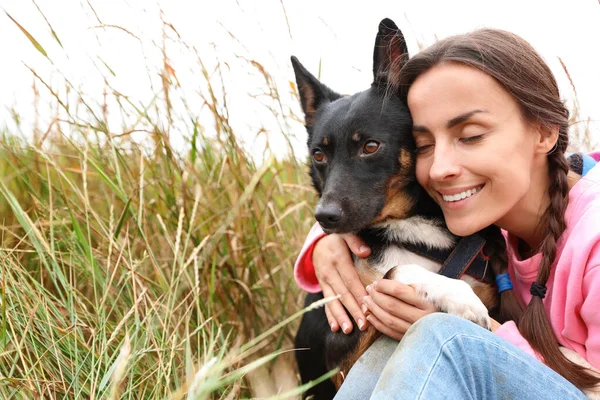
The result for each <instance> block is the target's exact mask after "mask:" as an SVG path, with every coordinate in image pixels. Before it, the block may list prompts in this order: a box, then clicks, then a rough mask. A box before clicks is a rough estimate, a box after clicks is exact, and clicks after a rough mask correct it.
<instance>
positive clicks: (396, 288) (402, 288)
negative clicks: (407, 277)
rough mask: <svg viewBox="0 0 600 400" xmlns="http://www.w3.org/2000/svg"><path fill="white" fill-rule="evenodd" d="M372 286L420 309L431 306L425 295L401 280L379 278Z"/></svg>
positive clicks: (426, 308)
mask: <svg viewBox="0 0 600 400" xmlns="http://www.w3.org/2000/svg"><path fill="white" fill-rule="evenodd" d="M372 287H373V289H374V290H376V291H377V292H380V293H385V294H387V295H390V296H392V297H395V298H397V299H398V300H402V301H403V302H405V303H407V304H411V305H413V306H415V307H418V308H420V309H422V310H428V309H430V308H431V307H432V303H431V302H429V301H427V299H426V298H425V296H423V295H421V294H419V293H418V292H417V290H416V289H415V288H414V287H413V286H409V285H405V284H403V283H402V282H398V281H394V280H391V279H380V280H378V281H375V282H373V284H372Z"/></svg>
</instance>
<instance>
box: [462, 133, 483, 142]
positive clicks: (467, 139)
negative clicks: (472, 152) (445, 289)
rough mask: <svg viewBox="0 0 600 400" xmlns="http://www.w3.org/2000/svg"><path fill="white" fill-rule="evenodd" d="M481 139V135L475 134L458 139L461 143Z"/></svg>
mask: <svg viewBox="0 0 600 400" xmlns="http://www.w3.org/2000/svg"><path fill="white" fill-rule="evenodd" d="M481 139H483V135H475V136H469V137H466V138H461V139H460V141H461V142H463V143H476V142H479V141H480V140H481Z"/></svg>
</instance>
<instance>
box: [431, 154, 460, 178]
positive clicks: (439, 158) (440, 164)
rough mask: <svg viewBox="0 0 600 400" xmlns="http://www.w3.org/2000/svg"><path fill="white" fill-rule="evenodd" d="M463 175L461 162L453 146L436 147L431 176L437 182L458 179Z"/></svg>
mask: <svg viewBox="0 0 600 400" xmlns="http://www.w3.org/2000/svg"><path fill="white" fill-rule="evenodd" d="M460 173H461V166H460V160H458V159H457V157H456V152H455V151H454V149H453V147H452V146H443V147H442V146H436V148H435V151H434V154H433V163H432V164H431V170H430V171H429V176H430V177H431V179H433V180H436V181H443V180H447V179H452V178H456V177H457V176H459V175H460Z"/></svg>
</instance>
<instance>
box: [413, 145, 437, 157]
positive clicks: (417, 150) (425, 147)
mask: <svg viewBox="0 0 600 400" xmlns="http://www.w3.org/2000/svg"><path fill="white" fill-rule="evenodd" d="M431 149H433V145H432V144H426V145H423V146H417V147H416V148H415V154H416V155H419V154H424V153H426V152H427V151H428V150H431Z"/></svg>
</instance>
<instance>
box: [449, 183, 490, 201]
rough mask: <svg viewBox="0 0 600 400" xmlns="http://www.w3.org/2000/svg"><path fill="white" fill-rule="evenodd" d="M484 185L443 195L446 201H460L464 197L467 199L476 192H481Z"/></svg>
mask: <svg viewBox="0 0 600 400" xmlns="http://www.w3.org/2000/svg"><path fill="white" fill-rule="evenodd" d="M482 187H483V186H480V187H478V188H475V189H469V190H466V191H464V192H462V193H456V194H450V195H445V194H444V195H442V198H443V199H444V201H458V200H462V199H466V198H467V197H471V196H473V195H474V194H475V193H477V192H479V191H480V190H481V188H482Z"/></svg>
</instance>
